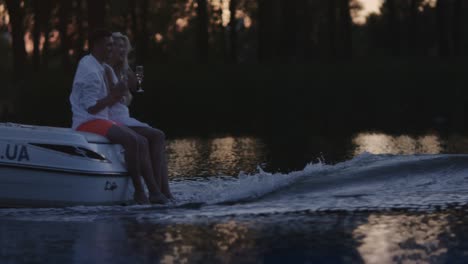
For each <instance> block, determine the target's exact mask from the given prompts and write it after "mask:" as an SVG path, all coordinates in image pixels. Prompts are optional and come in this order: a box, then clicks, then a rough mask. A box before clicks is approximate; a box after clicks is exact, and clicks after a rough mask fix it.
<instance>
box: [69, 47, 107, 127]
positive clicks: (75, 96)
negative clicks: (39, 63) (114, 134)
mask: <svg viewBox="0 0 468 264" xmlns="http://www.w3.org/2000/svg"><path fill="white" fill-rule="evenodd" d="M106 96H107V86H106V82H105V80H104V67H103V65H102V64H101V63H99V62H98V61H97V60H96V58H94V56H93V55H91V54H90V55H86V56H84V57H83V58H82V59H81V60H80V63H79V64H78V68H77V70H76V73H75V78H74V79H73V87H72V92H71V94H70V98H69V99H70V104H71V109H72V114H73V122H72V128H73V129H76V128H77V127H79V126H80V125H81V124H83V123H85V122H87V121H91V120H94V119H106V120H107V119H109V109H108V108H107V107H106V108H104V109H103V110H101V111H100V112H98V113H96V114H94V115H93V114H90V113H89V112H88V108H90V107H92V106H94V105H96V103H97V101H98V100H100V99H102V98H104V97H106Z"/></svg>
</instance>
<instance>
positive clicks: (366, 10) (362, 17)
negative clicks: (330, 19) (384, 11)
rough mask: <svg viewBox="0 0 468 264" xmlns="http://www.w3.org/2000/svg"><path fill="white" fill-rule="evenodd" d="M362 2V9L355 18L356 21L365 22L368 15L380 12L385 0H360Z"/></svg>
mask: <svg viewBox="0 0 468 264" xmlns="http://www.w3.org/2000/svg"><path fill="white" fill-rule="evenodd" d="M360 2H361V4H362V10H361V12H359V13H358V14H359V15H358V17H355V18H354V22H355V23H358V24H364V23H365V22H366V18H367V16H368V15H370V14H372V13H376V14H379V13H380V6H382V3H383V0H360Z"/></svg>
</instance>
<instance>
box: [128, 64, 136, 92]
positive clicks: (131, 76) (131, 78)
mask: <svg viewBox="0 0 468 264" xmlns="http://www.w3.org/2000/svg"><path fill="white" fill-rule="evenodd" d="M127 76H128V89H129V90H130V91H132V92H136V90H137V78H136V75H135V73H134V72H133V71H132V69H130V68H128V70H127Z"/></svg>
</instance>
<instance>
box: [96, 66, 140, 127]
mask: <svg viewBox="0 0 468 264" xmlns="http://www.w3.org/2000/svg"><path fill="white" fill-rule="evenodd" d="M104 67H108V68H110V70H111V73H112V83H114V84H116V83H117V82H118V81H119V79H118V78H117V75H116V74H115V72H114V69H112V67H111V66H109V65H108V64H104ZM109 119H110V120H112V121H115V122H118V123H121V124H124V125H125V126H129V127H149V125H148V124H146V123H143V122H140V121H138V120H136V119H135V118H133V117H130V112H129V110H128V106H127V105H126V104H125V100H123V99H122V100H121V101H120V102H117V103H115V104H114V105H113V106H111V107H110V108H109Z"/></svg>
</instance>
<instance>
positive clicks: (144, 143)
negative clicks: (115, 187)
mask: <svg viewBox="0 0 468 264" xmlns="http://www.w3.org/2000/svg"><path fill="white" fill-rule="evenodd" d="M132 132H133V133H135V132H134V131H132ZM135 134H136V136H137V137H138V144H139V147H138V149H139V160H140V166H141V170H142V175H143V178H145V181H146V184H147V186H148V190H149V193H150V195H149V200H150V202H151V203H159V204H165V203H167V199H166V197H164V195H163V194H162V193H161V187H160V186H161V185H160V184H159V183H157V182H156V180H155V178H154V174H155V173H154V169H153V166H152V164H151V159H150V155H151V154H150V151H149V142H148V140H147V139H146V138H145V137H144V136H141V135H138V134H137V133H135Z"/></svg>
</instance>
